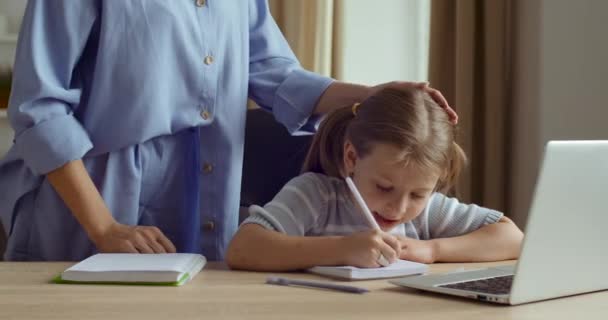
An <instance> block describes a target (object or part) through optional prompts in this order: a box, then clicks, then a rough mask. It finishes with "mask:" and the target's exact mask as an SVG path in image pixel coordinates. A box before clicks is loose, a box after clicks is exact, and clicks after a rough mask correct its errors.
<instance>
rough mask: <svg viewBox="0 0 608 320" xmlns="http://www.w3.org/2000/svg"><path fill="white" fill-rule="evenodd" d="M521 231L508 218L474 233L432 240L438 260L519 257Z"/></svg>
mask: <svg viewBox="0 0 608 320" xmlns="http://www.w3.org/2000/svg"><path fill="white" fill-rule="evenodd" d="M523 237H524V235H523V233H522V232H521V230H520V229H519V228H518V227H517V226H516V225H515V223H513V221H511V219H509V218H507V217H502V218H501V219H500V220H499V221H498V222H496V223H492V224H488V225H485V226H483V227H481V228H479V229H478V230H475V231H473V232H471V233H468V234H465V235H462V236H458V237H453V238H439V239H433V240H430V242H431V243H432V246H433V248H434V250H433V251H434V256H435V261H441V262H465V261H466V262H478V261H497V260H508V259H516V258H518V257H519V253H520V249H521V243H522V240H523Z"/></svg>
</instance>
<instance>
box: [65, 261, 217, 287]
mask: <svg viewBox="0 0 608 320" xmlns="http://www.w3.org/2000/svg"><path fill="white" fill-rule="evenodd" d="M206 262H207V260H206V259H205V257H204V256H202V255H200V254H190V253H166V254H130V253H100V254H96V255H93V256H91V257H89V258H87V259H85V260H83V261H81V262H79V263H77V264H75V265H74V266H72V267H70V268H68V269H67V270H65V271H64V272H62V273H61V274H60V275H59V276H57V277H56V278H55V279H54V282H56V283H98V284H147V285H173V286H180V285H182V284H184V283H186V282H188V281H189V280H190V279H192V278H194V276H195V275H196V274H197V273H198V272H199V271H201V269H202V268H203V266H205V263H206Z"/></svg>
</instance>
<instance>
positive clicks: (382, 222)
mask: <svg viewBox="0 0 608 320" xmlns="http://www.w3.org/2000/svg"><path fill="white" fill-rule="evenodd" d="M372 215H373V216H374V219H375V220H376V222H377V223H378V225H379V226H380V229H383V230H388V229H392V228H393V227H394V226H395V225H397V224H399V220H391V219H386V218H385V217H383V216H381V215H379V214H378V213H377V212H375V211H374V212H372Z"/></svg>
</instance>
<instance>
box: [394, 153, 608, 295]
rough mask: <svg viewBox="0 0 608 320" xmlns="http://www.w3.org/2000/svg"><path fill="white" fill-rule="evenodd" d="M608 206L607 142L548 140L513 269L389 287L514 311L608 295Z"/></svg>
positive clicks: (406, 281) (438, 277)
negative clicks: (517, 307) (584, 296)
mask: <svg viewBox="0 0 608 320" xmlns="http://www.w3.org/2000/svg"><path fill="white" fill-rule="evenodd" d="M607 200H608V141H550V142H549V143H548V144H547V145H546V148H545V153H544V158H543V161H542V165H541V170H540V174H539V176H538V180H537V183H536V189H535V192H534V199H533V201H532V205H531V208H530V212H529V214H528V222H527V227H526V232H525V238H524V241H523V244H522V251H521V255H520V257H519V259H518V261H517V263H516V264H514V265H507V266H500V267H493V268H484V269H479V270H472V271H465V272H458V273H446V274H431V275H422V276H413V277H406V278H401V279H396V280H392V281H390V282H391V283H393V284H396V285H398V286H402V287H408V288H415V289H420V290H425V291H432V292H437V293H443V294H449V295H455V296H461V297H467V298H472V299H477V300H481V301H487V302H493V303H500V304H509V305H517V304H522V303H528V302H534V301H540V300H546V299H553V298H559V297H565V296H570V295H576V294H581V293H588V292H594V291H600V290H606V289H608V271H607V270H608V254H606V253H607V252H608V251H607V250H608V201H607Z"/></svg>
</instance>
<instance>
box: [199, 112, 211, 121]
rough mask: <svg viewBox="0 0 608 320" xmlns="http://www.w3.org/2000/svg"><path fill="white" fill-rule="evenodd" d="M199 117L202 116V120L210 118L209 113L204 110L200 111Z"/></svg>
mask: <svg viewBox="0 0 608 320" xmlns="http://www.w3.org/2000/svg"><path fill="white" fill-rule="evenodd" d="M201 118H203V120H208V119H209V118H211V113H209V111H207V110H204V111H202V112H201Z"/></svg>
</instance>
